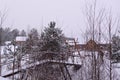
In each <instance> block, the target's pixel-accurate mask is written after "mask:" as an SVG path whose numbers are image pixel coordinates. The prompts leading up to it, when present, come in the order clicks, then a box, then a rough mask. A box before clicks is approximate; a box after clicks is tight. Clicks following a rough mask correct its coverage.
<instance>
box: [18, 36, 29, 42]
mask: <svg viewBox="0 0 120 80" xmlns="http://www.w3.org/2000/svg"><path fill="white" fill-rule="evenodd" d="M26 40H27V37H25V36H17V37H16V41H26Z"/></svg>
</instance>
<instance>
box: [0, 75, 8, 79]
mask: <svg viewBox="0 0 120 80" xmlns="http://www.w3.org/2000/svg"><path fill="white" fill-rule="evenodd" d="M0 80H9V79H8V78H3V77H1V76H0Z"/></svg>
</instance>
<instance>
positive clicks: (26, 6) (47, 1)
mask: <svg viewBox="0 0 120 80" xmlns="http://www.w3.org/2000/svg"><path fill="white" fill-rule="evenodd" d="M88 1H89V2H90V1H92V0H0V7H1V8H0V9H1V10H5V9H7V19H6V22H5V25H6V26H8V27H11V28H18V29H26V30H27V29H28V27H30V28H32V27H35V28H37V29H39V30H40V29H41V26H42V25H43V26H47V25H48V23H49V22H50V21H56V22H57V25H58V27H61V28H62V29H63V31H64V32H65V34H66V35H68V36H76V37H78V38H79V36H78V35H79V34H80V35H81V31H84V29H85V22H84V19H85V15H84V11H85V3H86V2H87V3H89V2H88ZM97 5H98V7H102V8H103V7H105V8H106V9H110V8H111V9H112V12H113V14H114V15H116V16H118V17H119V16H120V15H119V14H120V0H97Z"/></svg>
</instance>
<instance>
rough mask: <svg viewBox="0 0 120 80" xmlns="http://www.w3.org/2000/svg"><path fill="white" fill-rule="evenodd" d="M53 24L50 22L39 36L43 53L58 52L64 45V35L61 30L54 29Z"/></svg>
mask: <svg viewBox="0 0 120 80" xmlns="http://www.w3.org/2000/svg"><path fill="white" fill-rule="evenodd" d="M55 24H56V23H55V22H50V24H49V27H46V28H45V30H44V32H43V33H42V34H41V40H42V41H43V42H42V43H43V47H42V50H43V51H54V52H59V51H61V49H62V46H63V44H64V35H63V33H62V30H60V29H59V28H55Z"/></svg>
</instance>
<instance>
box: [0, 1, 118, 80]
mask: <svg viewBox="0 0 120 80" xmlns="http://www.w3.org/2000/svg"><path fill="white" fill-rule="evenodd" d="M97 4H99V3H97V0H92V3H91V4H86V5H84V6H85V13H84V14H85V17H84V18H85V22H84V23H85V26H86V29H84V31H83V32H82V34H78V35H80V36H81V35H82V37H81V38H82V40H83V42H80V41H81V40H80V39H81V38H76V36H72V37H69V36H68V35H65V33H64V29H62V28H60V27H59V26H58V25H57V24H59V23H57V22H56V21H54V20H51V21H49V23H48V25H47V26H42V27H43V29H41V30H38V29H37V28H35V27H33V28H30V29H29V31H27V30H26V29H19V28H11V27H4V24H5V23H6V20H7V17H6V13H4V12H2V11H1V12H0V80H120V20H119V19H118V17H117V18H115V17H114V16H115V15H113V14H112V11H111V10H106V9H105V8H98V7H97ZM7 15H9V14H7ZM42 25H43V24H42ZM78 27H79V26H78ZM73 28H74V26H73ZM67 30H69V28H68V29H67ZM73 33H74V32H73Z"/></svg>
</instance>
